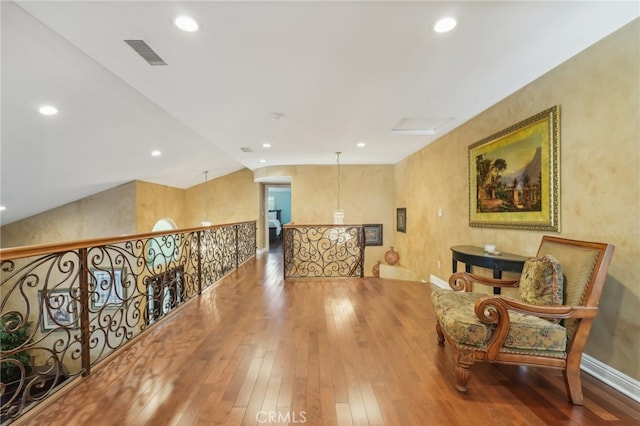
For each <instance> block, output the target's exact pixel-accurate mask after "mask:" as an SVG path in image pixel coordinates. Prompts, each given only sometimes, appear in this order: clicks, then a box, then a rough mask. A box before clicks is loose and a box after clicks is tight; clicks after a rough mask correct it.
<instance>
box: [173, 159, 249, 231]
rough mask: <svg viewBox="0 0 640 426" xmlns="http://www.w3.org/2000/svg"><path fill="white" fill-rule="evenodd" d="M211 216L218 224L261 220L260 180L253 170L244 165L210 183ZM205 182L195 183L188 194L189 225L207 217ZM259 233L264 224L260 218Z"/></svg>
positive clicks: (208, 196)
mask: <svg viewBox="0 0 640 426" xmlns="http://www.w3.org/2000/svg"><path fill="white" fill-rule="evenodd" d="M207 199H208V207H209V220H210V221H212V222H213V224H214V225H218V224H223V223H234V222H245V221H250V220H256V221H258V218H259V217H260V184H259V183H256V182H254V181H253V173H252V172H251V170H249V169H242V170H239V171H237V172H234V173H230V174H228V175H226V176H222V177H219V178H217V179H212V180H210V181H209V182H208V183H207ZM204 210H205V209H204V182H203V183H201V184H200V185H196V186H192V187H191V188H189V189H187V190H186V194H185V227H196V226H200V222H202V221H203V220H204V219H205V217H204V216H205V211H204ZM257 225H258V235H260V232H262V231H261V229H262V225H261V224H260V223H259V221H258V224H257Z"/></svg>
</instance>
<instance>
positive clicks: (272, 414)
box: [18, 251, 640, 426]
mask: <svg viewBox="0 0 640 426" xmlns="http://www.w3.org/2000/svg"><path fill="white" fill-rule="evenodd" d="M281 256H282V254H281V252H278V251H274V252H272V253H270V254H268V255H267V254H264V255H261V256H259V257H258V258H257V259H256V260H252V261H250V262H248V263H246V264H245V265H243V266H241V267H240V269H239V270H238V271H236V272H233V273H232V274H231V275H229V276H228V277H226V278H225V279H223V280H222V281H221V282H220V283H219V284H217V285H216V286H215V287H214V288H213V289H211V290H209V291H207V292H206V293H204V294H203V295H202V297H200V298H198V299H197V300H194V301H191V302H189V303H188V304H187V305H186V306H185V307H183V308H182V309H181V310H179V311H178V312H176V313H175V314H174V315H173V316H172V318H171V319H168V320H167V321H166V322H164V323H163V324H158V326H156V327H154V328H152V329H151V330H149V332H148V333H147V334H145V335H144V336H143V337H142V338H140V339H139V340H137V341H136V342H134V344H132V345H130V346H129V347H128V348H126V349H124V351H123V352H122V353H121V354H120V355H118V356H115V357H113V358H111V359H109V360H107V361H106V362H105V363H103V365H101V366H100V367H101V368H99V369H97V370H96V371H95V372H94V374H93V375H92V376H91V377H88V378H85V379H83V380H81V381H80V383H78V384H77V385H76V386H74V387H73V389H70V390H68V391H66V392H64V393H62V394H61V396H60V397H58V398H57V399H56V400H54V401H52V402H50V403H46V405H44V404H43V406H41V407H38V408H36V409H35V410H33V411H32V412H30V413H27V415H26V416H24V417H23V419H21V420H20V421H19V422H18V424H24V425H49V426H54V425H98V426H99V425H154V426H158V425H181V426H182V425H184V426H186V425H275V424H278V425H282V424H291V425H294V424H307V425H402V426H412V425H416V426H422V425H463V424H464V425H466V424H473V425H477V426H482V425H492V426H494V425H603V424H614V425H637V424H640V407H639V404H637V403H635V402H633V401H632V400H630V399H629V398H626V397H625V396H623V395H621V394H619V393H618V392H616V391H614V390H612V389H611V388H609V387H607V386H606V385H604V384H602V383H600V382H599V381H597V380H595V379H593V378H592V377H590V376H589V375H587V374H585V373H583V387H584V394H585V404H584V406H582V407H576V406H572V405H570V404H569V403H568V402H567V396H566V394H565V390H564V383H563V379H562V374H561V373H560V372H559V371H555V370H546V369H536V368H524V367H512V366H492V365H489V364H482V363H481V364H476V365H475V366H474V368H473V370H472V377H471V381H470V383H469V387H470V390H469V393H468V394H467V395H462V394H459V393H458V392H457V391H456V390H455V389H454V387H453V384H454V375H453V361H452V357H451V348H450V347H449V346H448V345H446V346H445V347H444V348H442V347H440V346H438V345H437V343H436V335H435V329H434V324H435V323H434V321H435V320H434V315H433V309H432V307H431V301H430V296H429V295H430V291H431V287H430V285H427V284H420V283H410V282H404V281H394V280H383V279H374V278H365V279H334V280H306V281H305V280H297V281H289V280H287V282H283V279H282V258H281Z"/></svg>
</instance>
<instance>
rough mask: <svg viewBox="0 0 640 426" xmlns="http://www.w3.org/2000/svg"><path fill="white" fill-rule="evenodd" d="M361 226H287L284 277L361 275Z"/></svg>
mask: <svg viewBox="0 0 640 426" xmlns="http://www.w3.org/2000/svg"><path fill="white" fill-rule="evenodd" d="M362 235H363V228H362V226H348V225H347V226H323V225H318V226H309V225H306V226H297V227H285V232H284V245H285V248H284V256H285V257H284V268H285V278H293V277H295V278H320V277H361V276H363V273H364V269H363V263H364V244H363V241H364V239H363V236H362Z"/></svg>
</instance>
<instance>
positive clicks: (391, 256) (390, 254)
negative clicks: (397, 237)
mask: <svg viewBox="0 0 640 426" xmlns="http://www.w3.org/2000/svg"><path fill="white" fill-rule="evenodd" d="M384 260H385V261H386V262H387V263H388V264H389V265H391V266H393V265H395V264H396V263H398V261H399V260H400V255H399V254H398V252H397V251H394V250H393V247H390V248H389V250H388V251H387V252H386V253H385V254H384Z"/></svg>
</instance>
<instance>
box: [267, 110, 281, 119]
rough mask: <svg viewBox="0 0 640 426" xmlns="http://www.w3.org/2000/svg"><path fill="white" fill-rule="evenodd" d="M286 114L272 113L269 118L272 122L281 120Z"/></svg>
mask: <svg viewBox="0 0 640 426" xmlns="http://www.w3.org/2000/svg"><path fill="white" fill-rule="evenodd" d="M283 115H284V114H283V113H281V112H270V113H269V118H270V119H272V120H280V119H281V118H282V116H283Z"/></svg>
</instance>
